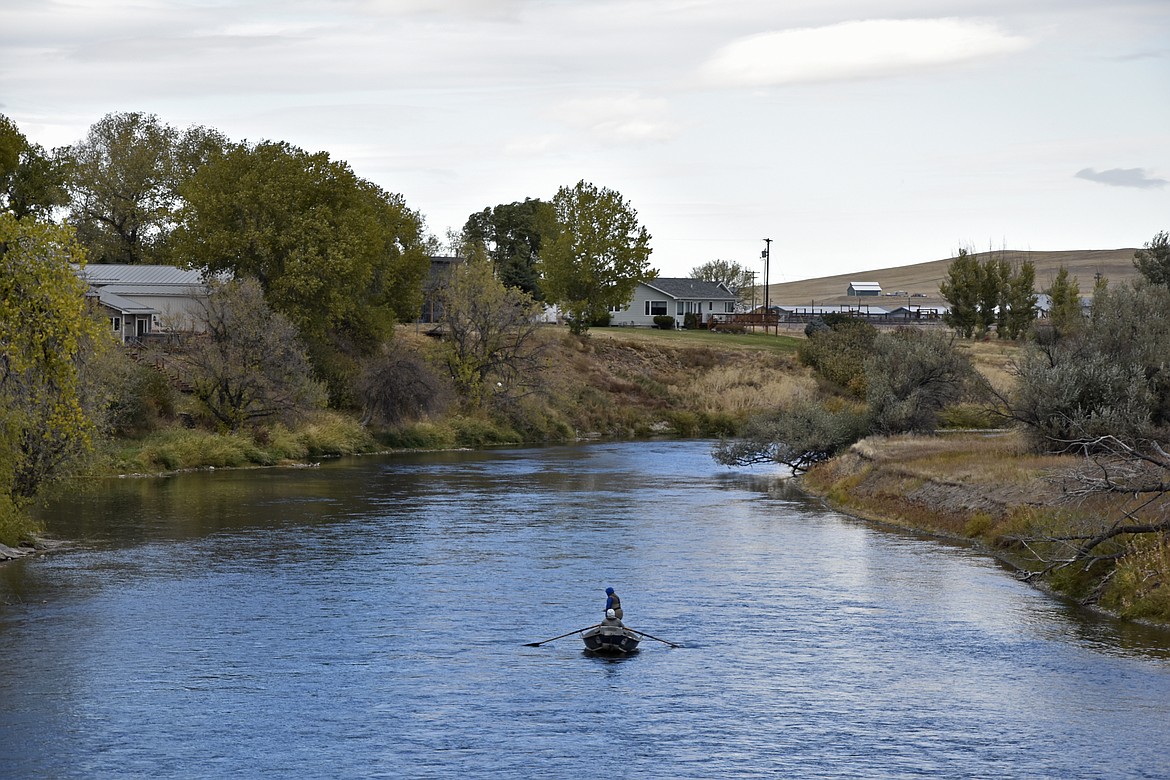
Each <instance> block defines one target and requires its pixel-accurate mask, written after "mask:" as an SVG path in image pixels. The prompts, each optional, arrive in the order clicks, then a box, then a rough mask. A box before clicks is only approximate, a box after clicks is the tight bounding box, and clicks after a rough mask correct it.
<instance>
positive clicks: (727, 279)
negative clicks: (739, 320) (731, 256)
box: [691, 259, 755, 302]
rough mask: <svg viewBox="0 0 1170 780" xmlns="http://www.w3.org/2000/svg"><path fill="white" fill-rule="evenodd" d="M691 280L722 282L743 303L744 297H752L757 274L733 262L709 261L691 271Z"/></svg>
mask: <svg viewBox="0 0 1170 780" xmlns="http://www.w3.org/2000/svg"><path fill="white" fill-rule="evenodd" d="M691 278H692V279H702V280H703V281H705V282H722V283H723V284H724V285H726V286H727V289H729V290H731V291H732V292H733V293H735V295H736V296H737V297H738V298H739V299H740V301H741V302H742V301H743V300H744V299H745V298H744V296H747V297H748V298H750V297H751V291H752V286H753V285H754V283H755V274H754V273H753V272H752V271H750V270H749V269H748V268H746V267H745V266H742V265H740V264H739V263H737V262H734V261H732V260H719V259H716V260H708V261H707V262H705V263H703V264H702V265H697V266H695V267H694V268H692V269H691Z"/></svg>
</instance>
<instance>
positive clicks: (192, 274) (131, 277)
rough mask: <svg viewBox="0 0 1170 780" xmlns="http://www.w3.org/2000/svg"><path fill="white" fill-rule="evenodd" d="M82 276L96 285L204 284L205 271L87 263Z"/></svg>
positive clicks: (167, 266)
mask: <svg viewBox="0 0 1170 780" xmlns="http://www.w3.org/2000/svg"><path fill="white" fill-rule="evenodd" d="M80 275H81V278H82V279H84V280H85V281H86V282H88V283H89V284H91V285H93V286H94V287H104V286H105V285H109V284H145V285H172V284H173V285H184V286H188V287H189V286H191V285H202V284H203V281H204V280H203V272H202V271H198V270H188V269H185V268H176V267H174V266H171V265H119V264H114V263H111V264H98V263H95V264H93V265H87V266H86V267H85V268H83V269H81V270H80Z"/></svg>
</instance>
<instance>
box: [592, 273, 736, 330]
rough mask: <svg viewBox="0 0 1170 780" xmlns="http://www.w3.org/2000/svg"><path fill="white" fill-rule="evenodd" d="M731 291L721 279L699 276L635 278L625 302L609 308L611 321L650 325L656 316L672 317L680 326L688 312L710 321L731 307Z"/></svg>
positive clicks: (734, 301)
mask: <svg viewBox="0 0 1170 780" xmlns="http://www.w3.org/2000/svg"><path fill="white" fill-rule="evenodd" d="M736 300H737V299H736V296H735V293H733V292H731V290H729V289H728V288H727V285H725V284H723V282H704V281H701V280H699V279H663V278H659V279H650V280H648V281H645V282H639V283H638V287H637V288H636V289H635V290H634V296H633V298H631V300H630V302H629V303H628V304H627V305H625V306H615V307H613V308H612V309H611V310H610V315H611V316H610V324H611V325H634V326H643V327H653V326H654V318H655V317H658V316H670V317H674V322H675V326H676V327H680V328H681V327H682V326H683V324H684V323H685V321H686V316H687V315H688V314H694V315H696V316H697V317H698V321H699V322H700V323H703V324H705V323H707V322H710V321H711V319H712V318H713V317H714V316H715V315H719V316H720V317H722V316H725V315H727V314H731V313H732V312H734V311H735V304H736Z"/></svg>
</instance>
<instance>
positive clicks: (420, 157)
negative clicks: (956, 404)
mask: <svg viewBox="0 0 1170 780" xmlns="http://www.w3.org/2000/svg"><path fill="white" fill-rule="evenodd" d="M0 52H2V54H0V113H4V114H6V115H8V116H9V117H10V118H11V119H13V120H14V121H15V122H16V123H17V125H18V126H19V127H20V128H21V130H22V131H23V132H24V133H25V134H26V135H27V136H28V137H29V138H30V139H31V140H33V141H36V142H39V143H41V144H43V145H44V146H46V147H54V146H61V145H65V144H70V143H74V142H76V141H78V140H80V139H81V138H82V137H83V136H84V135H85V133H86V131H87V129H88V128H89V126H90V125H91V124H93V123H94V122H96V121H97V120H98V119H100V118H101V117H102V116H104V115H105V114H108V113H111V112H123V111H142V112H147V113H154V114H157V115H158V116H159V117H160V118H161V119H162V120H163V121H165V122H167V123H169V124H172V125H174V126H176V127H180V128H184V127H187V126H188V125H192V124H199V125H206V126H210V127H215V128H217V129H219V130H220V131H222V132H223V133H224V134H226V135H227V136H228V137H229V138H231V139H232V140H237V141H238V140H244V139H247V140H249V141H258V140H261V139H271V140H283V141H288V142H290V143H292V144H295V145H297V146H300V147H302V148H304V149H306V150H309V151H319V150H325V151H328V152H329V153H330V154H331V155H332V156H333V157H334V158H335V159H342V160H345V161H347V162H348V163H349V164H350V165H351V166H352V168H353V169H354V171H355V172H356V173H357V174H358V175H359V176H362V177H364V178H367V179H370V180H372V181H374V182H376V183H377V184H379V185H381V186H382V187H384V188H386V189H388V190H391V191H394V192H399V193H402V194H403V196H404V197H405V198H406V202H407V204H408V205H409V206H410V207H411V208H413V209H416V210H418V211H420V212H421V213H422V214H423V215H424V216H425V218H426V222H427V227H428V229H429V230H430V231H431V232H432V233H434V234H436V235H438V236H440V237H443V236H444V235H445V233H446V231H447V229H448V228H455V229H458V228H460V227H462V225H463V223H464V221H465V220H466V219H467V216H468V214H470V213H471V212H473V211H478V210H480V209H482V208H484V207H485V206H494V205H496V204H499V203H508V202H512V201H517V200H523V199H524V198H525V197H539V198H551V197H552V196H553V194H554V193H555V192H556V190H557V188H558V187H560V186H563V185H569V186H571V185H573V184H575V183H576V182H577V181H579V180H581V179H585V180H587V181H590V182H593V183H594V184H597V185H600V186H606V187H610V188H612V189H616V190H618V191H619V192H621V193H622V194H623V195H624V196H625V197H626V199H627V200H628V201H629V202H630V203H631V204H632V205H633V206H634V208H636V209H637V211H638V214H639V217H640V219H641V221H642V223H643V224H644V225H645V226H646V227H647V228H648V229H649V231H650V233H651V235H652V236H653V239H652V246H653V248H654V253H653V255H652V257H651V263H652V264H653V265H654V266H655V267H657V268H658V269H660V271H661V272H662V275H664V276H685V275H687V274H688V273H689V271H690V269H691V268H693V267H694V266H696V265H698V264H700V263H702V262H704V261H706V260H710V259H714V258H723V259H728V260H735V261H738V262H741V263H744V264H747V265H749V266H750V267H753V268H755V269H756V270H759V271H761V272H762V270H763V266H762V263H761V261H760V252H761V250H762V249H763V248H764V242H763V239H764V238H771V239H772V240H773V242H772V262H771V269H770V271H771V274H770V277H771V278H770V281H771V282H773V283H775V282H781V281H792V280H796V279H803V278H809V277H817V276H826V275H830V274H838V273H852V272H854V271H863V270H866V269H873V268H881V267H886V266H893V265H904V264H909V263H918V262H926V261H930V260H937V259H940V258H945V257H950V256H952V255H953V254H954V252H955V250H956V249H958V248H959V247H972V248H974V249H977V250H983V249H987V248H989V247H993V248H997V249H998V248H1009V249H1034V250H1057V249H1115V248H1119V247H1131V246H1141V245H1142V244H1143V243H1144V242H1146V241H1148V240H1149V239H1150V238H1152V237H1153V235H1154V234H1155V233H1156V232H1158V231H1159V230H1170V2H1167V0H1148V1H1146V2H1142V1H1141V0H1133V1H1129V0H1028V1H1027V2H1021V0H889V1H888V2H886V1H879V0H615V1H612V2H611V1H610V0H330V1H329V2H323V1H321V0H318V1H317V2H305V1H302V0H278V1H277V0H240V1H238V2H233V0H218V1H217V0H183V1H182V2H180V1H178V0H133V1H128V0H76V1H74V2H58V1H57V0H3V2H2V3H0Z"/></svg>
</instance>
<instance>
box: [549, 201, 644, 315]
mask: <svg viewBox="0 0 1170 780" xmlns="http://www.w3.org/2000/svg"><path fill="white" fill-rule="evenodd" d="M553 209H554V212H555V215H556V221H557V236H556V238H555V239H554V240H553V242H552V243H551V245H549V246H547V248H546V249H545V250H544V252H543V254H542V257H541V266H542V269H543V272H544V279H545V282H544V291H545V295H546V296H547V298H548V299H549V300H551V301H553V302H555V303H558V304H560V306H561V308H562V311H564V312H565V314H566V317H567V319H568V321H569V328H570V330H571V331H572V332H573V333H576V334H581V333H584V332H585V331H586V330H588V328H589V325H590V323H592V322H593V321H595V320H597V319H599V318H600V317H602V316H603V315H604V314H605V313H606V312H607V310H608V309H609V307H611V306H621V305H625V304H627V303H629V301H630V297H631V296H632V295H633V293H634V288H635V287H637V285H638V282H640V281H643V280H646V279H651V278H654V277H655V276H657V272H656V271H653V270H651V268H650V251H651V250H650V234H649V232H647V230H646V228H645V227H642V226H641V225H639V224H638V213H637V211H635V210H634V207H633V206H631V205H630V204H629V203H628V202H627V201H626V200H625V199H624V198H623V197H622V196H621V194H620V193H619V192H617V191H615V190H611V189H607V188H605V187H597V186H596V185H594V184H590V183H589V182H586V181H580V182H578V183H577V184H576V186H574V187H561V188H560V190H558V191H557V194H556V197H554V198H553Z"/></svg>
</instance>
